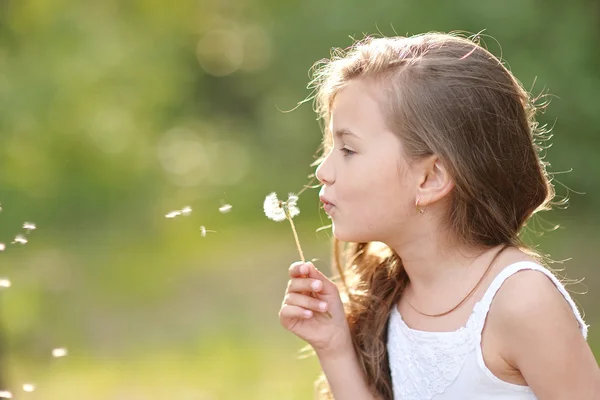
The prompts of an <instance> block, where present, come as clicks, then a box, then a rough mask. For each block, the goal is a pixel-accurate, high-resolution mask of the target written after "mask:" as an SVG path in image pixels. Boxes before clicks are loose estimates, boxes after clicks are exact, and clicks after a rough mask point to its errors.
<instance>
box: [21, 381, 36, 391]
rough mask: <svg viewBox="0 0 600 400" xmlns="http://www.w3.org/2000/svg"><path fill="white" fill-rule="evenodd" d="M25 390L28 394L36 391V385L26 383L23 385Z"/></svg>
mask: <svg viewBox="0 0 600 400" xmlns="http://www.w3.org/2000/svg"><path fill="white" fill-rule="evenodd" d="M23 390H24V391H26V392H33V391H34V390H35V385H33V384H31V383H25V384H24V385H23Z"/></svg>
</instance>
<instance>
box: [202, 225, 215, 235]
mask: <svg viewBox="0 0 600 400" xmlns="http://www.w3.org/2000/svg"><path fill="white" fill-rule="evenodd" d="M208 232H213V233H216V232H217V231H211V230H208V229H206V227H205V226H204V225H202V226H200V235H202V237H206V234H207V233H208Z"/></svg>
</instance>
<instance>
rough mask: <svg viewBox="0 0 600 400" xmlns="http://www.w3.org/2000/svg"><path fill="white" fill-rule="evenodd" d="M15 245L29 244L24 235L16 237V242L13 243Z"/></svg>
mask: <svg viewBox="0 0 600 400" xmlns="http://www.w3.org/2000/svg"><path fill="white" fill-rule="evenodd" d="M13 243H21V244H25V243H27V239H25V236H23V235H17V236H16V237H15V240H14V241H13Z"/></svg>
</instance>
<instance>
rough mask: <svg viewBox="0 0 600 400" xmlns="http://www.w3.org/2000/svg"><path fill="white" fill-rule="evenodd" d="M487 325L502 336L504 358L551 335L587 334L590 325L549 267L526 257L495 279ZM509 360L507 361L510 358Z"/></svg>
mask: <svg viewBox="0 0 600 400" xmlns="http://www.w3.org/2000/svg"><path fill="white" fill-rule="evenodd" d="M495 282H496V286H497V287H496V288H495V290H494V291H495V293H494V295H493V301H491V304H490V308H489V315H488V317H487V319H488V321H487V325H490V327H493V330H494V331H495V332H496V333H498V337H500V338H502V342H503V348H504V349H505V351H504V353H506V354H503V357H504V356H506V358H508V359H511V358H514V357H515V356H516V355H515V354H513V353H514V351H515V349H523V346H524V345H525V344H526V343H528V344H530V345H535V344H536V343H540V342H539V341H540V340H541V339H542V338H543V337H544V336H548V335H550V334H551V335H552V336H554V337H556V338H559V339H558V340H563V339H566V338H569V337H573V336H578V337H580V338H581V337H583V339H584V340H585V338H586V337H587V328H588V326H587V325H586V324H585V322H584V321H583V319H582V317H581V314H580V312H579V309H578V308H577V306H576V304H575V302H574V300H573V298H572V297H571V295H570V294H569V292H568V291H567V290H566V288H565V286H564V285H563V284H562V282H561V281H560V280H559V279H558V278H557V277H556V276H555V275H554V273H553V272H552V271H550V270H549V269H548V268H546V267H544V266H543V265H540V264H539V263H537V262H535V261H534V260H532V259H523V260H520V261H516V262H513V263H511V264H510V265H508V266H506V267H505V268H503V269H502V270H501V271H500V272H499V274H498V275H497V277H496V279H495ZM507 361H508V360H507Z"/></svg>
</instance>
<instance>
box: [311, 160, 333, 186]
mask: <svg viewBox="0 0 600 400" xmlns="http://www.w3.org/2000/svg"><path fill="white" fill-rule="evenodd" d="M328 159H329V157H327V158H326V159H325V160H324V161H323V162H322V163H321V164H319V166H318V167H317V171H316V172H315V176H316V177H317V179H318V180H319V182H321V183H323V184H325V185H331V184H332V183H333V172H332V171H331V167H330V166H329V165H328V163H327V160H328Z"/></svg>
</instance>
